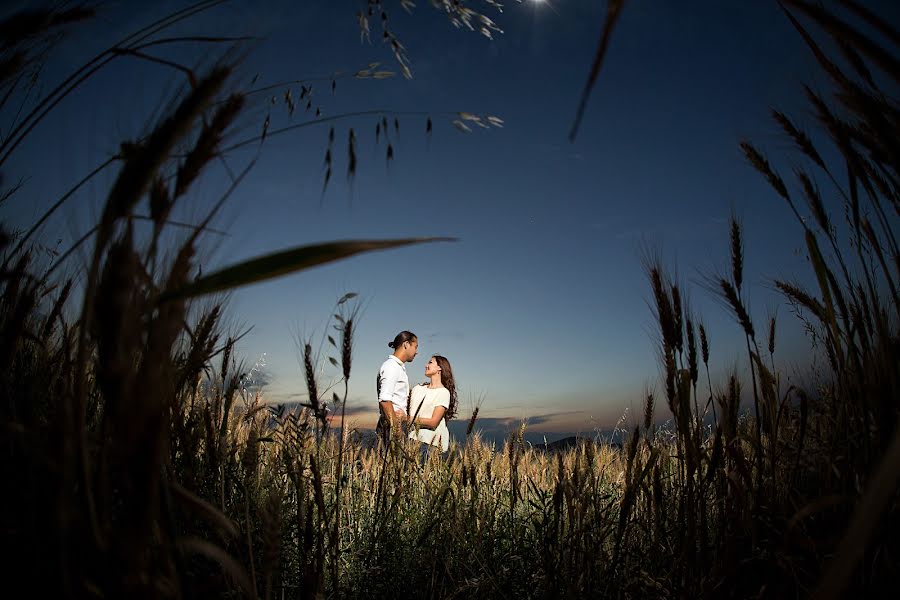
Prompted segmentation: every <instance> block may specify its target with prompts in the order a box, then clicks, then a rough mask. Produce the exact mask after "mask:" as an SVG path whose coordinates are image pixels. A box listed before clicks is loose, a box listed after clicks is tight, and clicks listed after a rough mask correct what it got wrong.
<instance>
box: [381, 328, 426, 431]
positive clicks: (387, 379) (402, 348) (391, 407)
mask: <svg viewBox="0 0 900 600" xmlns="http://www.w3.org/2000/svg"><path fill="white" fill-rule="evenodd" d="M388 348H393V350H394V353H393V354H391V355H390V356H388V358H387V360H385V361H384V363H382V365H381V368H380V369H379V370H378V379H377V380H376V382H375V384H376V393H377V394H378V408H379V410H378V412H379V417H378V425H377V426H376V427H375V430H376V431H377V432H378V433H380V434H381V436H382V437H383V439H384V440H385V441H387V433H388V431H390V429H391V428H396V427H398V426H399V425H400V423H402V422H403V421H405V420H406V403H407V401H408V400H409V377H407V375H406V363H408V362H412V361H413V359H414V358H415V357H416V354H417V353H418V351H419V340H418V339H417V338H416V334H414V333H413V332H411V331H401V332H400V333H398V334H397V335H396V336H395V337H394V341H392V342H388Z"/></svg>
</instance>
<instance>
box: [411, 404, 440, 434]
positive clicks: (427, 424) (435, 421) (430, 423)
mask: <svg viewBox="0 0 900 600" xmlns="http://www.w3.org/2000/svg"><path fill="white" fill-rule="evenodd" d="M445 412H447V409H446V408H444V407H443V406H435V407H434V412H432V413H431V416H430V417H428V418H427V419H426V418H425V417H418V418H417V419H416V425H418V426H419V427H422V428H425V429H435V428H436V427H437V426H438V425H439V424H440V422H441V419H443V418H444V413H445Z"/></svg>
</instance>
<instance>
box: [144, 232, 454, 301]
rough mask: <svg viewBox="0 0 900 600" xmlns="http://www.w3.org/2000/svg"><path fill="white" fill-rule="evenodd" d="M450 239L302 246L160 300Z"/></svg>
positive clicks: (197, 282)
mask: <svg viewBox="0 0 900 600" xmlns="http://www.w3.org/2000/svg"><path fill="white" fill-rule="evenodd" d="M451 241H456V238H448V237H425V238H407V239H397V240H347V241H341V242H328V243H325V244H314V245H311V246H300V247H297V248H291V249H290V250H283V251H281V252H275V253H273V254H267V255H265V256H260V257H258V258H252V259H250V260H247V261H244V262H242V263H239V264H236V265H233V266H230V267H225V268H224V269H222V270H220V271H216V272H215V273H211V274H209V275H207V276H206V277H201V278H200V279H197V280H195V281H194V282H193V283H190V284H188V285H186V286H184V287H182V288H180V289H177V290H171V291H169V292H166V293H165V294H163V295H162V296H161V297H160V302H167V301H169V300H176V299H183V298H193V297H196V296H202V295H205V294H212V293H215V292H222V291H225V290H232V289H235V288H238V287H241V286H244V285H248V284H251V283H258V282H260V281H265V280H267V279H273V278H275V277H280V276H281V275H287V274H289V273H294V272H296V271H302V270H303V269H309V268H311V267H316V266H319V265H324V264H327V263H330V262H334V261H336V260H341V259H344V258H348V257H350V256H353V255H354V254H360V253H363V252H372V251H374V250H388V249H391V248H399V247H401V246H409V245H412V244H423V243H428V242H451Z"/></svg>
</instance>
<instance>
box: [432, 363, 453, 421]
mask: <svg viewBox="0 0 900 600" xmlns="http://www.w3.org/2000/svg"><path fill="white" fill-rule="evenodd" d="M433 357H434V360H436V361H437V364H438V366H439V367H440V368H441V385H443V386H444V387H445V388H447V391H449V392H450V408H448V409H447V412H445V413H444V418H445V419H447V420H448V421H449V420H450V419H452V418H453V417H455V416H456V381H455V380H454V379H453V369H452V368H450V361H449V360H447V359H446V358H445V357H443V356H441V355H440V354H435V355H434V356H433Z"/></svg>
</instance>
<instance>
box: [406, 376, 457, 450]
mask: <svg viewBox="0 0 900 600" xmlns="http://www.w3.org/2000/svg"><path fill="white" fill-rule="evenodd" d="M438 406H443V407H444V409H449V408H450V390H448V389H447V388H445V387H439V388H434V389H431V388H429V387H428V386H425V385H417V386H416V387H414V388H413V390H412V398H411V399H410V402H409V414H410V415H415V416H416V418H418V419H430V418H431V417H432V416H433V415H434V409H435V408H436V407H438ZM416 411H418V414H416ZM409 437H410V439H413V440H419V441H420V442H422V443H423V444H431V445H432V446H439V447H440V449H441V452H446V451H447V449H448V448H449V447H450V430H448V429H447V419H445V418H442V419H441V421H440V423H438V425H437V427H435V428H434V429H424V428H421V427H420V428H419V429H418V431H417V430H416V428H415V427H413V428H412V429H411V431H410V432H409Z"/></svg>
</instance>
